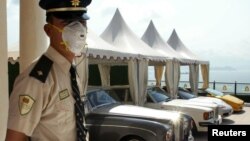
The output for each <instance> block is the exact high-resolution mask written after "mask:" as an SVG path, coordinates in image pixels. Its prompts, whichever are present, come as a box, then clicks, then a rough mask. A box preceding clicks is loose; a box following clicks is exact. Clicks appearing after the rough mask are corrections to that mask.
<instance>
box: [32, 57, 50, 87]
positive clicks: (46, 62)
mask: <svg viewBox="0 0 250 141" xmlns="http://www.w3.org/2000/svg"><path fill="white" fill-rule="evenodd" d="M52 64H53V61H52V60H50V59H49V58H48V57H47V56H45V55H42V56H41V58H40V59H39V60H38V62H37V63H36V65H35V67H34V68H33V69H32V71H31V72H30V76H32V77H35V78H36V79H38V80H40V81H41V82H43V83H45V81H46V79H47V76H48V74H49V72H50V69H51V67H52Z"/></svg>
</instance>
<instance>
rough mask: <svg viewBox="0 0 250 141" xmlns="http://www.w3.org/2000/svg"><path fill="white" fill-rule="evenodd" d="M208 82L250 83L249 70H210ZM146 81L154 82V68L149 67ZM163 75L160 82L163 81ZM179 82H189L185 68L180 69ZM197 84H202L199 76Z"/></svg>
mask: <svg viewBox="0 0 250 141" xmlns="http://www.w3.org/2000/svg"><path fill="white" fill-rule="evenodd" d="M209 72H210V73H209V82H214V81H215V82H226V83H235V82H237V83H250V70H246V69H238V70H210V71H209ZM148 79H149V80H155V77H154V68H153V67H152V66H150V67H149V70H148ZM164 79H165V78H164V75H163V77H162V80H164ZM180 81H189V71H188V69H187V68H184V69H181V76H180ZM199 82H202V76H201V74H200V75H199Z"/></svg>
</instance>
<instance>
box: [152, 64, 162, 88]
mask: <svg viewBox="0 0 250 141" xmlns="http://www.w3.org/2000/svg"><path fill="white" fill-rule="evenodd" d="M154 69H155V81H156V86H158V87H160V86H161V78H162V74H163V69H164V66H154Z"/></svg>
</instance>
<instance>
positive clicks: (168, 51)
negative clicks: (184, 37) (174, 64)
mask: <svg viewBox="0 0 250 141" xmlns="http://www.w3.org/2000/svg"><path fill="white" fill-rule="evenodd" d="M141 39H142V40H143V41H144V42H145V43H147V44H148V45H149V46H150V47H152V48H153V49H155V50H156V51H158V52H160V53H162V54H165V55H166V56H169V57H170V58H176V59H178V60H179V61H181V62H182V63H194V62H195V61H194V60H190V59H187V58H185V57H183V56H182V55H180V54H179V53H178V52H176V51H175V50H174V49H173V48H172V47H170V46H169V45H168V43H166V42H165V41H164V40H163V38H162V37H161V36H160V34H159V32H158V31H157V29H156V28H155V25H154V23H153V21H152V20H151V21H150V23H149V25H148V28H147V29H146V31H145V32H144V34H143V36H142V38H141Z"/></svg>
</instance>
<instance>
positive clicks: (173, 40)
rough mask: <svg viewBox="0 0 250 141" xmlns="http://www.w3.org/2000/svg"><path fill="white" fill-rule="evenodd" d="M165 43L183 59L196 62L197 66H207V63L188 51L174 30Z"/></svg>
mask: <svg viewBox="0 0 250 141" xmlns="http://www.w3.org/2000/svg"><path fill="white" fill-rule="evenodd" d="M167 43H168V44H169V45H170V46H171V47H172V48H173V49H174V50H176V51H177V52H179V53H180V54H181V55H182V56H183V57H185V58H189V59H193V60H196V61H197V63H199V64H209V61H205V60H203V59H201V58H200V57H198V56H197V55H195V54H194V53H193V52H192V51H190V50H189V49H188V48H187V47H186V46H185V45H184V44H183V43H182V41H181V40H180V38H179V37H178V35H177V33H176V31H175V29H174V30H173V32H172V34H171V36H170V37H169V39H168V41H167Z"/></svg>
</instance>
